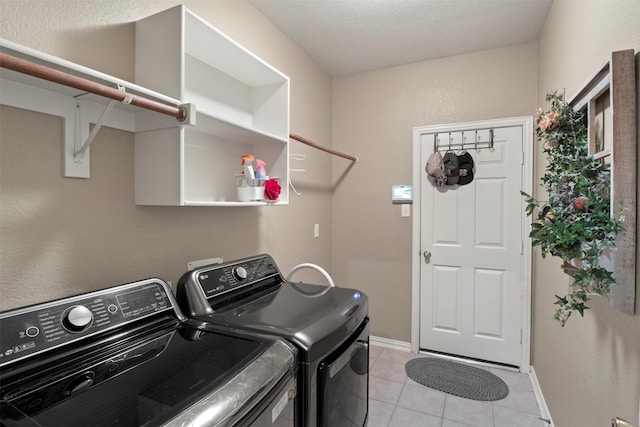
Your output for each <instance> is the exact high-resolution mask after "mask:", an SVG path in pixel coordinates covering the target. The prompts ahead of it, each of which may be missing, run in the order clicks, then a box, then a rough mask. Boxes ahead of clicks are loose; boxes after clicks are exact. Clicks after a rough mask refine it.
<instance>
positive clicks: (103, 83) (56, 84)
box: [0, 39, 188, 126]
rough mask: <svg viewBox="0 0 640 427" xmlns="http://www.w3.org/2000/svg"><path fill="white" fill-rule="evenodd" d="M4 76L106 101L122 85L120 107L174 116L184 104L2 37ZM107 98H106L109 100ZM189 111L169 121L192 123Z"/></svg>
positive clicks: (34, 85)
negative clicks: (178, 118) (187, 117)
mask: <svg viewBox="0 0 640 427" xmlns="http://www.w3.org/2000/svg"><path fill="white" fill-rule="evenodd" d="M0 53H2V56H1V57H0V64H1V65H2V70H1V71H0V77H1V78H2V79H6V80H10V81H13V82H15V83H18V84H23V85H28V86H30V87H34V88H40V89H43V90H46V91H51V92H55V93H59V94H63V95H66V96H69V97H79V96H83V97H84V98H83V99H90V100H91V101H93V102H97V103H104V104H106V102H107V101H108V99H109V98H111V99H118V98H115V97H114V96H113V95H112V93H114V92H117V91H118V89H117V88H121V92H120V94H121V97H122V102H121V104H120V105H119V106H117V108H120V109H124V110H132V108H133V109H134V110H133V111H139V110H135V108H136V107H139V108H142V109H143V110H153V111H156V112H160V113H163V114H166V115H173V113H172V112H171V110H173V109H180V108H181V107H182V104H183V103H181V102H180V101H178V100H177V99H174V98H170V97H168V96H166V95H163V94H160V93H157V92H154V91H152V90H149V89H147V88H144V87H142V86H139V85H137V84H135V83H131V82H128V81H126V80H122V79H119V78H116V77H113V76H110V75H108V74H105V73H102V72H99V71H96V70H93V69H91V68H88V67H85V66H82V65H79V64H76V63H73V62H70V61H67V60H64V59H61V58H58V57H55V56H53V55H49V54H46V53H44V52H40V51H37V50H35V49H31V48H28V47H26V46H22V45H19V44H17V43H13V42H11V41H8V40H4V39H0ZM105 98H106V99H105ZM118 100H120V99H118ZM185 119H186V111H185V112H184V114H183V115H182V116H181V117H180V120H179V122H182V123H179V122H175V120H173V121H171V122H168V123H170V125H172V126H178V125H180V124H184V123H185V122H187V123H188V120H186V121H185Z"/></svg>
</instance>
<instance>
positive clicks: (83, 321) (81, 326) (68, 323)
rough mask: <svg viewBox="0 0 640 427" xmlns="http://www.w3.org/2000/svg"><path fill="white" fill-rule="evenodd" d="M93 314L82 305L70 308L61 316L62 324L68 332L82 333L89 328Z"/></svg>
mask: <svg viewBox="0 0 640 427" xmlns="http://www.w3.org/2000/svg"><path fill="white" fill-rule="evenodd" d="M92 321H93V314H92V313H91V310H89V309H88V308H87V307H85V306H83V305H76V306H74V307H71V308H70V309H69V310H67V311H66V312H65V313H64V314H63V315H62V324H63V325H64V327H65V328H67V330H69V331H70V332H82V331H84V330H85V329H87V328H88V327H89V326H91V322H92Z"/></svg>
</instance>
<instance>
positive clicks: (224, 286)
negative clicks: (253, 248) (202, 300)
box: [195, 255, 280, 298]
mask: <svg viewBox="0 0 640 427" xmlns="http://www.w3.org/2000/svg"><path fill="white" fill-rule="evenodd" d="M195 274H196V278H197V281H198V284H199V285H200V287H201V288H202V290H203V291H204V293H205V295H206V296H207V298H211V297H214V296H217V295H220V294H223V293H225V292H228V291H231V290H233V289H237V288H240V287H243V286H245V285H248V284H251V283H255V282H258V281H260V280H263V279H266V278H269V277H271V276H274V275H279V274H280V272H279V271H278V267H276V263H275V261H274V260H273V258H271V257H270V256H268V255H262V256H259V257H256V258H249V259H243V260H239V261H235V262H232V263H228V264H221V265H216V266H214V267H208V268H206V269H201V270H196V271H195Z"/></svg>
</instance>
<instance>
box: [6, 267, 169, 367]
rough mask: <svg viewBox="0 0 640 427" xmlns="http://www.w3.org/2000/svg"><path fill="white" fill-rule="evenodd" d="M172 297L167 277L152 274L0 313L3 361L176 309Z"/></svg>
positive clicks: (12, 360) (10, 360)
mask: <svg viewBox="0 0 640 427" xmlns="http://www.w3.org/2000/svg"><path fill="white" fill-rule="evenodd" d="M172 301H173V297H172V296H171V290H170V288H169V286H168V285H167V284H166V283H165V282H164V281H162V280H160V279H149V280H144V281H141V282H135V283H130V284H127V285H121V286H117V287H113V288H109V289H105V290H101V291H97V292H91V293H88V294H83V295H78V296H75V297H69V298H64V299H60V300H56V301H52V302H49V303H44V304H38V305H33V306H29V307H25V308H21V309H16V310H11V311H6V312H3V313H0V366H4V365H7V364H9V363H12V362H15V361H17V360H20V359H23V358H25V357H28V356H31V355H33V354H38V353H41V352H43V351H47V350H51V349H53V348H56V347H58V346H61V345H65V344H68V343H70V342H74V341H78V340H81V339H84V338H87V337H89V336H93V335H95V334H98V333H100V332H104V331H107V330H110V329H113V328H116V327H119V326H122V325H124V324H127V323H131V322H135V321H138V320H140V319H142V318H145V317H147V316H150V315H153V314H155V313H158V312H161V311H165V310H173V309H174V306H173V302H172Z"/></svg>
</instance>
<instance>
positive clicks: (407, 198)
mask: <svg viewBox="0 0 640 427" xmlns="http://www.w3.org/2000/svg"><path fill="white" fill-rule="evenodd" d="M391 202H392V203H413V187H412V186H410V185H394V186H393V187H391Z"/></svg>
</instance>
